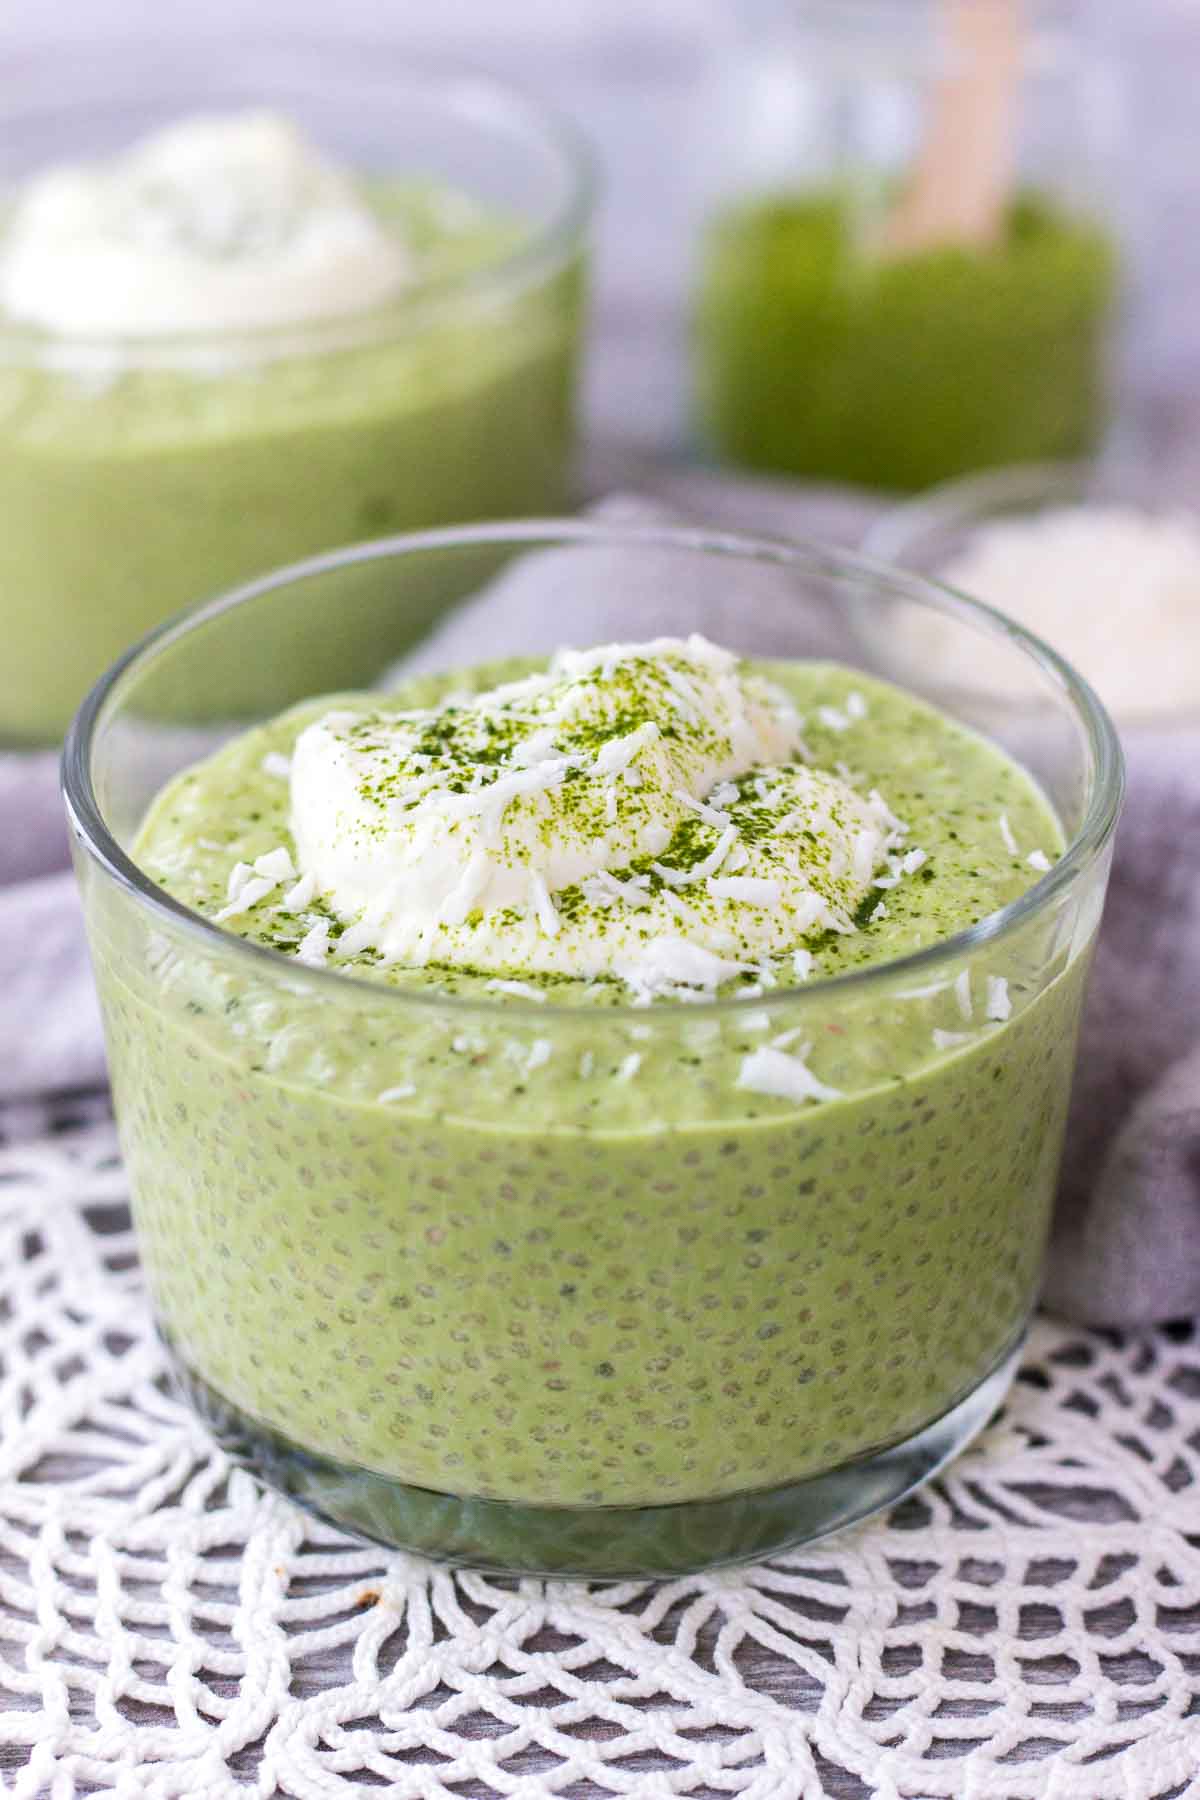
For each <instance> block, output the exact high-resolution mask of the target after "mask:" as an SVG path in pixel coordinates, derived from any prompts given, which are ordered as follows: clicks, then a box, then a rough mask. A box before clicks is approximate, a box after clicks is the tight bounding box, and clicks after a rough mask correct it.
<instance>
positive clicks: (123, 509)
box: [0, 45, 592, 744]
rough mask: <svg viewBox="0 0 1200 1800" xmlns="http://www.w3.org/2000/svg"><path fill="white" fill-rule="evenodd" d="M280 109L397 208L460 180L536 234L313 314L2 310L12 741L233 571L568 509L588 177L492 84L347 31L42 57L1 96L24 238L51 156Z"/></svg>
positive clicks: (520, 104) (95, 150)
mask: <svg viewBox="0 0 1200 1800" xmlns="http://www.w3.org/2000/svg"><path fill="white" fill-rule="evenodd" d="M262 108H266V109H269V110H271V111H275V112H278V113H281V114H283V115H285V116H286V117H288V118H290V119H292V120H294V121H295V123H296V124H297V125H298V126H299V127H300V129H301V130H302V131H303V132H305V133H306V134H307V135H309V136H310V137H311V138H312V139H313V141H314V142H315V143H316V145H317V146H318V148H319V149H320V150H321V151H322V152H324V153H325V154H327V155H329V156H331V157H333V158H334V159H336V160H337V161H339V162H342V163H344V164H345V165H346V167H347V168H349V169H350V170H351V171H354V172H356V173H359V174H361V175H362V176H363V177H365V178H366V180H367V181H368V182H370V183H373V184H376V186H377V189H378V191H379V192H380V194H381V196H382V195H383V194H385V193H386V191H387V189H388V186H389V184H391V183H396V182H399V183H405V182H417V183H429V184H432V185H434V186H444V187H447V188H451V189H456V190H459V191H461V192H465V193H467V194H468V195H470V196H471V197H472V198H473V199H475V200H476V201H478V202H479V203H481V205H482V206H484V207H485V208H487V209H489V210H490V211H491V212H492V213H493V214H495V215H499V216H503V217H507V218H509V219H512V220H513V221H514V222H516V223H517V224H518V226H519V229H518V231H517V233H516V235H515V237H514V239H513V240H512V241H511V242H510V243H507V244H506V245H504V246H503V248H496V249H494V250H492V251H489V253H488V255H487V256H486V257H485V258H484V259H483V260H482V261H481V262H480V263H479V264H478V265H477V266H476V267H474V268H472V269H470V270H468V271H467V272H465V273H462V274H460V275H457V276H452V277H446V278H443V279H441V280H440V281H438V282H435V283H431V284H430V285H429V287H428V288H426V289H423V290H421V291H419V292H417V293H415V294H413V295H411V296H404V297H402V298H401V300H399V301H398V302H396V303H395V304H393V305H390V306H387V307H383V308H380V309H378V310H375V311H372V312H369V313H365V314H358V315H353V316H349V317H343V318H338V319H334V320H329V321H324V322H318V323H315V324H311V325H305V326H303V327H296V326H289V327H286V328H280V329H277V330H266V331H256V332H253V333H244V334H237V333H234V332H229V331H225V332H222V333H220V334H216V335H212V336H208V337H196V336H186V337H179V338H153V339H150V338H141V339H137V338H126V339H120V340H117V339H112V338H106V339H104V340H90V339H89V340H85V339H80V338H73V337H62V336H50V335H47V334H45V333H43V332H39V331H34V330H31V329H29V328H27V327H24V326H21V325H18V324H17V323H15V322H14V321H12V320H7V321H6V320H5V319H4V318H3V316H0V627H2V628H3V632H4V644H5V654H4V657H3V659H2V661H0V739H6V740H7V741H9V742H11V743H31V744H32V743H39V742H52V741H55V740H57V739H59V738H60V737H61V735H62V733H63V732H64V731H65V729H66V726H67V724H68V723H69V721H70V718H71V714H72V713H73V712H74V710H75V708H76V707H77V706H78V704H79V702H80V700H81V699H82V698H83V695H84V693H85V692H86V690H87V688H88V686H89V685H90V684H91V682H93V681H94V680H95V679H96V678H97V676H99V675H100V673H101V672H102V671H103V669H104V668H105V667H106V666H107V665H108V664H109V663H110V662H111V661H112V660H113V659H114V657H116V656H118V655H119V654H120V652H121V651H122V650H123V649H124V648H126V646H127V645H128V644H130V643H131V642H132V641H133V640H134V639H135V638H137V637H139V636H140V635H141V634H142V633H143V632H144V631H145V630H147V629H148V627H150V626H151V625H153V624H154V623H156V622H157V621H158V620H160V619H163V618H166V617H169V616H170V614H171V613H172V612H174V611H176V610H177V609H178V608H179V607H180V606H183V605H185V604H187V603H189V602H192V601H195V600H198V599H200V598H202V597H204V596H205V595H208V594H212V593H215V592H218V591H220V589H222V588H223V587H227V586H229V585H230V584H231V583H233V582H236V581H244V580H247V579H249V577H250V576H252V575H254V574H257V573H260V572H261V571H263V570H266V569H269V568H272V567H277V566H279V565H280V564H281V563H285V562H290V561H292V560H294V559H295V558H297V557H301V556H306V555H309V554H311V553H314V552H316V551H320V550H326V549H331V548H333V547H334V546H336V545H338V544H343V543H349V542H352V541H354V540H357V539H361V538H363V537H367V536H374V535H377V534H380V533H383V532H389V531H390V532H394V531H399V530H412V529H416V528H418V527H422V526H430V525H440V524H446V523H449V522H451V521H455V520H461V519H470V518H490V517H501V516H506V515H514V514H520V513H527V512H531V511H532V512H539V511H553V510H554V509H556V508H557V507H559V506H560V505H562V504H563V503H564V501H565V498H566V492H567V481H568V474H569V452H570V446H571V436H572V423H573V404H574V383H575V369H576V363H577V359H578V351H579V346H580V339H581V333H582V307H583V256H584V248H585V241H586V237H587V232H588V226H589V219H590V213H591V202H592V179H591V171H590V165H589V162H588V158H587V156H586V155H585V153H584V152H583V151H582V149H581V147H580V145H579V143H578V142H577V141H576V139H575V137H574V134H573V133H572V132H571V131H570V130H569V129H567V128H566V127H565V126H564V125H563V124H561V123H560V122H559V121H558V120H557V119H556V118H554V117H553V115H550V114H548V113H546V112H544V111H543V110H542V109H541V108H540V107H538V106H535V105H533V104H531V103H530V102H528V101H527V100H525V99H524V98H523V97H521V96H520V95H519V94H517V93H515V92H511V91H509V90H508V89H506V88H504V87H503V86H500V85H498V84H496V83H494V82H492V81H490V80H484V79H481V78H479V77H476V76H474V75H466V74H463V73H461V72H455V71H453V70H449V71H447V70H445V69H439V68H437V67H435V66H430V67H420V66H416V67H411V66H407V65H405V64H403V63H401V64H398V65H395V66H389V63H388V60H387V59H386V58H384V59H382V60H381V59H380V58H379V56H378V55H377V54H375V53H369V52H367V51H366V50H365V49H364V50H362V51H360V52H355V51H354V50H352V49H348V50H347V49H334V50H331V49H330V48H329V47H328V46H320V47H316V46H313V47H310V48H308V49H304V50H302V49H301V48H300V47H298V46H297V47H294V48H292V49H280V48H276V49H272V50H269V51H268V50H256V49H255V48H254V46H253V45H250V46H244V47H240V48H239V49H238V51H237V53H236V55H235V54H233V53H225V52H222V51H221V50H219V49H216V48H213V49H204V48H193V49H190V50H189V51H188V53H187V55H186V57H185V56H182V55H179V54H178V53H177V54H175V55H155V54H148V55H145V56H141V57H139V56H132V57H131V56H128V55H125V54H122V55H121V56H120V57H105V56H103V55H98V56H89V57H88V59H87V61H86V62H75V63H72V62H71V61H70V59H64V58H63V57H62V56H61V55H60V54H59V53H57V52H56V53H55V54H53V55H52V56H51V55H48V56H47V57H46V58H45V59H44V60H38V59H30V60H29V61H27V62H25V63H23V64H22V68H21V80H20V82H19V83H13V84H11V85H10V88H9V90H8V92H7V94H6V97H5V99H4V101H3V102H2V103H0V241H2V233H3V211H4V208H5V207H6V206H7V205H8V204H10V203H11V197H12V195H13V193H14V192H15V191H16V189H17V188H18V187H19V185H20V183H21V182H22V181H24V180H27V179H28V178H30V177H31V176H33V175H34V174H36V173H37V172H38V171H39V170H41V169H43V168H45V167H46V166H47V165H48V164H50V163H55V162H62V161H64V160H69V159H72V158H76V159H78V158H95V157H104V156H108V155H112V154H114V153H116V152H117V151H119V150H121V149H122V148H125V147H127V146H128V145H129V144H130V143H131V142H133V141H134V140H136V139H138V138H140V137H142V136H144V135H146V134H147V133H150V132H154V131H157V130H160V129H161V128H163V127H164V126H166V125H168V124H170V123H172V122H173V121H175V120H178V119H180V118H181V117H184V116H187V115H190V114H195V113H198V112H201V113H228V112H236V111H240V110H244V109H262ZM260 679H261V671H258V672H257V674H256V680H260ZM250 695H254V696H255V697H259V698H261V695H262V689H261V687H259V688H252V689H250V690H248V693H247V698H249V697H250Z"/></svg>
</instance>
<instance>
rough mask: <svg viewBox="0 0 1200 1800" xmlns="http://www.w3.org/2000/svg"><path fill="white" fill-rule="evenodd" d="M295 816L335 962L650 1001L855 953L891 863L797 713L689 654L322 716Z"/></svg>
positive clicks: (892, 831)
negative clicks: (812, 755)
mask: <svg viewBox="0 0 1200 1800" xmlns="http://www.w3.org/2000/svg"><path fill="white" fill-rule="evenodd" d="M291 809H292V817H291V824H292V834H293V839H294V845H295V854H296V859H297V862H298V864H299V868H300V870H301V872H302V876H303V878H305V879H309V880H311V881H312V883H313V888H314V891H315V893H316V894H317V895H318V896H320V898H321V900H322V901H323V902H324V903H325V904H326V905H327V906H328V908H329V909H330V911H331V912H332V913H333V914H334V915H335V916H336V917H337V918H338V919H339V920H341V921H342V923H343V925H344V927H345V929H344V930H343V931H342V933H341V935H340V937H339V938H338V940H337V943H336V946H334V947H333V948H334V949H335V952H336V955H337V956H339V957H343V956H350V955H359V954H363V953H373V954H375V955H376V956H377V957H378V958H379V959H380V960H382V961H383V962H385V963H389V962H390V963H404V964H409V965H419V964H424V963H428V962H437V963H440V964H445V965H449V966H452V967H459V968H471V969H475V970H480V971H484V972H487V973H489V974H495V975H505V976H513V975H517V976H520V975H525V974H560V975H570V976H575V977H583V978H594V977H601V976H607V977H616V978H618V979H620V980H623V981H625V982H627V983H628V984H629V985H630V987H631V988H632V989H633V990H634V993H635V995H636V996H638V997H639V998H644V999H649V998H653V997H654V996H656V995H658V994H681V995H686V994H687V993H689V992H693V993H694V992H695V991H697V990H700V991H708V992H711V991H713V990H715V989H716V988H718V987H719V986H720V985H721V984H722V983H723V982H724V981H726V980H728V979H730V978H731V977H732V976H734V975H736V974H738V973H739V972H741V971H744V970H746V969H755V968H757V966H758V964H759V963H760V962H761V961H762V960H763V959H764V958H767V957H770V956H774V955H779V954H781V953H783V952H785V951H787V952H790V951H792V950H793V949H794V948H795V947H796V945H797V943H798V942H799V940H800V939H801V938H803V937H804V936H806V935H808V934H812V933H820V932H825V931H831V930H832V931H838V932H851V931H854V930H855V929H856V918H855V915H856V913H857V912H858V911H859V910H860V908H861V906H862V904H863V902H864V900H866V899H868V897H871V898H873V899H874V900H875V901H877V900H878V899H879V895H878V894H873V889H874V888H876V887H885V886H888V885H890V884H891V883H892V882H893V881H894V880H895V879H898V878H899V874H900V873H901V872H902V863H903V858H902V857H901V855H900V848H901V844H902V840H903V836H904V827H903V825H902V824H901V823H900V821H899V820H897V819H896V818H895V817H894V816H893V815H892V813H891V811H890V809H889V808H888V807H887V805H886V803H885V802H884V800H883V799H882V798H881V797H880V796H879V795H878V794H875V793H872V794H871V795H869V796H863V795H862V794H860V793H859V792H857V791H856V790H855V789H854V788H853V787H852V786H850V785H849V784H848V783H847V782H846V781H845V780H843V779H842V778H841V777H840V776H837V775H834V774H830V773H828V772H826V771H823V770H820V769H815V768H812V767H810V766H809V764H808V762H807V760H806V752H805V749H804V744H803V738H802V721H801V720H800V719H799V717H798V716H797V714H796V711H795V709H794V707H793V706H792V704H791V702H790V701H789V700H788V698H787V697H786V696H785V695H784V694H783V693H782V692H780V691H779V690H778V689H776V688H775V687H774V686H772V684H770V683H769V682H768V681H766V680H764V679H762V678H761V677H759V676H757V675H754V674H752V673H750V672H749V671H747V670H746V669H745V668H744V667H743V666H742V665H741V664H740V663H739V662H738V659H737V658H736V657H734V656H732V655H731V654H730V653H729V652H728V651H725V650H722V649H719V648H717V647H716V646H715V645H713V644H710V643H708V642H707V641H706V640H705V639H703V638H700V637H697V636H693V637H691V638H688V639H687V640H681V639H674V638H662V639H656V640H653V641H651V642H648V643H644V644H610V645H605V646H602V647H600V648H599V649H595V650H590V651H586V652H575V651H564V652H560V653H559V655H558V656H557V657H556V658H555V659H554V661H553V663H552V664H551V666H550V668H549V670H548V671H547V672H546V673H544V674H538V675H534V676H531V677H528V678H526V679H524V680H521V681H517V682H513V683H509V684H506V685H504V686H501V687H497V688H494V689H492V690H491V691H489V692H487V693H482V694H478V695H473V696H459V697H457V698H455V697H453V696H452V697H451V698H450V699H448V700H447V701H445V702H444V703H443V704H442V705H441V706H439V707H436V708H434V709H431V710H428V711H406V712H387V711H382V710H381V711H370V712H366V711H364V712H357V711H333V712H330V713H328V714H326V715H325V716H324V717H322V718H320V719H318V720H317V721H315V722H314V723H313V724H311V725H309V726H308V727H307V728H306V729H305V730H304V731H303V732H302V733H301V734H300V736H299V738H298V739H297V741H296V745H295V749H294V753H293V756H292V761H291ZM910 854H911V853H910ZM885 870H886V871H888V872H887V873H884V871H885Z"/></svg>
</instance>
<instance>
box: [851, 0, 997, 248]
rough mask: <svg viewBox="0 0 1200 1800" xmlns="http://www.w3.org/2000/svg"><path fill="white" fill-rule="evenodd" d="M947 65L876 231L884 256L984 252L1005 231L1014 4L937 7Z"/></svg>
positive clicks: (982, 0)
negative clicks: (907, 167)
mask: <svg viewBox="0 0 1200 1800" xmlns="http://www.w3.org/2000/svg"><path fill="white" fill-rule="evenodd" d="M940 11H941V13H942V20H941V28H942V39H943V42H944V44H945V45H946V50H947V55H948V59H949V66H948V68H947V70H946V72H945V74H944V75H942V76H941V77H940V78H939V80H938V82H937V86H936V88H935V91H934V96H933V105H932V110H931V114H930V120H929V129H928V131H927V133H926V136H925V142H924V144H923V145H922V148H921V153H920V156H919V157H918V159H917V164H916V167H915V169H914V170H913V175H912V179H911V181H910V182H909V184H908V186H907V188H906V189H905V192H904V194H903V196H902V197H901V199H900V201H899V202H898V204H897V206H896V208H895V210H894V212H893V213H892V216H891V217H890V219H889V220H888V221H887V224H886V226H885V228H884V233H883V243H882V250H883V254H884V255H886V256H911V255H913V254H914V253H915V252H917V251H920V250H928V249H932V248H934V247H935V246H938V245H943V244H966V245H970V246H972V247H973V248H976V249H986V248H987V247H988V246H989V245H991V244H995V243H996V242H998V241H999V239H1000V238H1001V237H1002V235H1003V232H1004V224H1005V216H1006V214H1007V211H1008V204H1009V198H1010V195H1011V193H1012V187H1013V178H1014V172H1015V166H1016V129H1017V95H1018V86H1019V82H1020V74H1021V50H1022V36H1023V32H1022V17H1021V14H1022V5H1021V0H940Z"/></svg>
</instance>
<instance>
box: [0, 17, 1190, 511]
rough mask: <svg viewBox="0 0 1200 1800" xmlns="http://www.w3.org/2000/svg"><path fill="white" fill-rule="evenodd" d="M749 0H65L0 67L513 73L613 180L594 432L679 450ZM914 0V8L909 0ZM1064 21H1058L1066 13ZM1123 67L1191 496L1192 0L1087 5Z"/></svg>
mask: <svg viewBox="0 0 1200 1800" xmlns="http://www.w3.org/2000/svg"><path fill="white" fill-rule="evenodd" d="M754 3H755V0H336V4H335V5H330V4H329V0H63V3H62V4H59V5H33V6H26V7H24V8H16V7H10V8H7V9H5V13H4V14H3V15H0V19H2V22H0V73H2V75H3V78H4V79H5V80H7V81H19V80H20V77H21V63H22V59H23V57H24V56H25V55H27V54H30V53H33V52H45V51H47V50H54V49H55V48H59V47H62V48H72V49H78V48H80V47H85V48H86V46H88V45H103V46H104V47H105V48H106V49H110V50H111V49H112V48H113V47H114V46H117V45H120V44H122V43H125V42H127V43H130V44H131V45H147V44H148V45H159V44H170V45H171V46H172V47H173V46H174V45H176V44H179V43H186V42H187V41H189V40H192V39H194V40H202V41H204V42H205V43H211V42H213V41H217V42H220V43H222V44H224V45H226V46H228V47H229V49H230V51H231V53H234V54H236V47H237V45H238V43H239V41H241V40H244V39H245V38H247V37H253V38H255V39H259V40H262V39H267V38H271V37H273V36H280V35H284V34H287V35H297V36H302V37H304V38H306V39H309V40H312V41H319V40H321V39H322V38H330V37H336V38H338V39H342V40H350V41H352V42H357V43H360V44H362V45H364V46H368V47H372V48H374V49H376V50H386V51H387V52H388V53H391V54H402V53H404V52H406V51H407V52H412V53H418V54H423V55H430V54H433V55H439V56H440V55H445V56H452V57H454V58H456V59H460V60H464V61H466V62H468V63H471V64H473V65H475V66H476V67H479V68H483V69H486V70H489V71H491V72H492V73H495V74H498V75H502V76H504V77H506V78H508V79H511V80H516V81H519V82H521V83H522V84H523V85H525V86H526V87H527V88H530V89H531V90H533V91H534V92H536V93H538V94H539V95H540V96H541V97H542V98H544V99H548V100H551V101H553V102H555V103H556V104H557V105H558V106H559V107H560V108H561V109H563V110H564V111H566V112H567V113H569V114H570V115H571V116H572V117H573V118H574V119H575V120H576V122H577V123H578V124H579V125H581V126H582V127H583V129H584V131H585V132H586V133H587V135H588V137H589V138H590V140H591V142H592V144H593V146H594V148H595V150H596V151H597V153H598V157H599V161H600V164H601V167H602V171H603V176H604V184H605V202H604V206H603V210H602V215H601V222H600V243H599V256H598V260H597V281H596V314H595V320H594V325H595V331H594V341H593V349H592V353H591V357H590V361H589V369H588V382H587V422H588V426H589V429H590V432H591V435H592V439H593V441H597V440H598V441H600V442H601V443H612V442H619V443H621V444H627V445H634V446H637V447H638V448H640V449H647V450H669V449H672V448H677V447H678V446H679V444H680V442H681V438H682V431H683V416H684V392H685V387H684V376H683V369H684V349H685V336H684V327H683V299H684V294H685V292H686V284H687V274H688V267H689V258H690V254H691V249H692V244H693V240H694V228H695V223H696V216H697V210H698V207H699V203H700V191H701V190H700V179H701V177H700V172H699V171H700V167H701V161H702V159H700V158H698V156H697V148H698V147H699V146H702V145H703V142H704V111H703V109H704V105H705V99H704V95H705V84H706V82H707V81H708V80H709V79H710V78H711V75H712V72H713V69H714V67H718V66H719V64H720V61H721V58H722V57H723V56H724V55H727V54H728V44H729V39H730V34H731V26H732V24H733V22H734V19H735V16H736V14H737V12H738V9H739V7H741V8H745V7H747V6H750V5H752V4H754ZM915 3H917V0H914V4H915ZM1059 10H1062V9H1061V8H1060V9H1059ZM1067 10H1068V11H1069V12H1070V14H1071V16H1072V17H1073V18H1075V19H1077V20H1078V21H1080V23H1081V24H1082V26H1083V27H1084V28H1085V29H1086V30H1087V32H1088V33H1089V34H1094V36H1095V38H1096V39H1097V41H1098V42H1100V43H1101V44H1103V45H1104V46H1105V47H1107V48H1108V49H1109V50H1110V51H1111V53H1112V55H1113V56H1114V57H1115V59H1116V61H1117V63H1118V65H1119V67H1120V69H1121V70H1122V72H1123V76H1124V81H1125V88H1126V93H1127V118H1128V154H1127V155H1126V156H1125V157H1124V158H1123V164H1122V173H1121V181H1122V183H1123V188H1124V191H1123V192H1122V193H1121V194H1120V195H1119V196H1118V200H1119V204H1120V208H1121V211H1122V213H1123V214H1124V215H1125V217H1126V218H1127V219H1128V221H1129V229H1130V231H1131V232H1132V234H1133V237H1134V240H1135V241H1134V253H1135V264H1134V267H1135V281H1134V287H1133V293H1132V295H1131V301H1130V308H1129V314H1130V316H1129V320H1128V337H1127V346H1128V348H1127V357H1126V363H1127V390H1126V391H1127V406H1128V410H1129V420H1130V423H1131V426H1132V432H1133V438H1134V443H1135V447H1136V448H1137V449H1138V450H1139V451H1140V453H1141V454H1142V455H1144V456H1147V457H1149V458H1150V459H1151V460H1152V461H1153V462H1154V463H1156V464H1160V465H1162V464H1165V465H1167V466H1169V469H1170V472H1171V475H1172V477H1173V480H1174V482H1175V483H1176V484H1179V485H1182V486H1184V487H1189V486H1192V485H1193V484H1194V485H1196V486H1200V0H1076V3H1075V4H1073V5H1070V6H1069V7H1068V8H1067Z"/></svg>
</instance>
